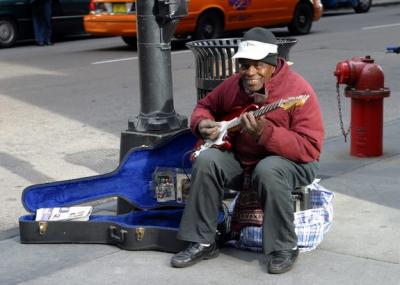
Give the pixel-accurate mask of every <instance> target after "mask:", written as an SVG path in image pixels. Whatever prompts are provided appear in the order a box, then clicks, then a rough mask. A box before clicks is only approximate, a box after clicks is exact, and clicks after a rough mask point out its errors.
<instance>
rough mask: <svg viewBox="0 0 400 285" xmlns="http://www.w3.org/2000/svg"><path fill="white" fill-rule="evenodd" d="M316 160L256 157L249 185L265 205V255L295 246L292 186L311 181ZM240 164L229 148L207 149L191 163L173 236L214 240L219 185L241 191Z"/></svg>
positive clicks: (220, 194)
mask: <svg viewBox="0 0 400 285" xmlns="http://www.w3.org/2000/svg"><path fill="white" fill-rule="evenodd" d="M317 170H318V163H317V162H311V163H295V162H293V161H290V160H288V159H286V158H283V157H280V156H268V157H266V158H264V159H263V160H261V161H260V162H259V163H258V164H257V165H256V166H255V168H254V170H253V172H252V189H253V190H254V191H257V193H258V196H259V197H260V201H261V203H262V205H264V221H263V249H264V253H265V254H269V253H270V252H272V251H276V250H285V249H291V248H294V247H295V246H296V245H297V236H296V233H295V231H294V225H293V218H294V215H293V201H292V191H293V190H294V189H295V188H297V187H301V186H306V185H308V184H310V183H311V182H312V181H313V180H314V179H315V176H316V171H317ZM242 184H243V168H242V166H241V165H240V163H239V162H238V161H237V160H236V158H235V156H234V154H233V153H232V152H229V151H221V150H218V149H214V148H213V149H209V150H206V151H204V152H202V153H201V154H200V155H199V156H198V157H197V158H196V161H195V163H194V165H193V169H192V177H191V187H190V193H189V199H188V201H187V203H186V207H185V210H184V213H183V217H182V220H181V224H180V229H179V232H178V238H179V239H182V240H186V241H191V242H200V243H213V242H214V241H215V234H216V228H217V218H218V213H219V210H220V209H221V207H222V201H223V197H224V189H225V188H230V189H237V190H240V188H241V186H242Z"/></svg>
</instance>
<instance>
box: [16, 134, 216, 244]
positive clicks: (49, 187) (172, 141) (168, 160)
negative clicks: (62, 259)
mask: <svg viewBox="0 0 400 285" xmlns="http://www.w3.org/2000/svg"><path fill="white" fill-rule="evenodd" d="M195 143H196V138H195V136H194V135H193V134H192V133H191V132H190V130H187V129H186V130H183V131H182V132H179V133H178V134H176V135H173V136H171V137H169V138H167V139H165V140H163V141H162V142H161V143H159V144H157V145H156V146H153V147H138V148H134V149H132V150H130V151H129V152H128V153H127V154H126V155H125V157H124V159H123V160H122V162H121V163H120V165H119V166H118V168H117V169H116V170H115V171H113V172H111V173H108V174H104V175H96V176H92V177H85V178H78V179H72V180H65V181H58V182H51V183H44V184H36V185H31V186H29V187H27V188H25V189H24V191H23V193H22V203H23V206H24V207H25V209H26V210H27V211H28V212H30V213H31V214H28V215H24V216H21V217H20V219H19V229H20V240H21V243H36V244H37V243H88V244H112V245H117V246H118V247H120V248H121V249H126V250H160V251H166V252H178V251H180V250H182V249H184V248H185V247H186V246H187V242H185V241H181V240H178V239H177V237H176V236H177V233H178V229H179V224H180V220H181V217H182V213H183V209H184V206H185V205H184V203H178V202H177V201H175V200H174V201H168V202H158V201H157V199H156V198H155V197H154V195H152V194H151V193H152V191H151V189H150V187H151V181H152V176H153V172H154V170H155V169H156V168H157V167H168V168H184V169H190V168H191V161H190V159H189V158H190V155H189V153H190V151H191V150H193V147H194V146H195ZM189 195H190V193H189ZM109 197H118V199H123V200H124V202H128V203H129V204H130V205H131V206H132V210H131V211H130V212H127V213H122V214H120V213H115V214H113V215H101V214H96V213H95V212H94V213H92V214H91V216H90V218H89V220H88V221H35V217H36V216H35V214H36V210H37V209H39V208H53V207H71V206H76V205H82V204H84V205H87V204H89V205H90V202H93V201H97V200H101V199H105V198H109ZM223 220H224V214H223V211H222V210H221V213H220V215H219V218H218V222H219V223H220V224H222V222H223Z"/></svg>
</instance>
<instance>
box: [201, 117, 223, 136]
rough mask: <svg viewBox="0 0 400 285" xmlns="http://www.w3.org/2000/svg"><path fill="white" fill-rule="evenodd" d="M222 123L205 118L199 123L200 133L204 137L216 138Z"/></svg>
mask: <svg viewBox="0 0 400 285" xmlns="http://www.w3.org/2000/svg"><path fill="white" fill-rule="evenodd" d="M220 126H221V124H220V123H219V122H216V121H213V120H210V119H205V120H202V121H200V123H199V125H198V129H199V133H200V135H201V137H202V138H204V139H209V140H215V139H216V138H217V137H218V134H219V130H220Z"/></svg>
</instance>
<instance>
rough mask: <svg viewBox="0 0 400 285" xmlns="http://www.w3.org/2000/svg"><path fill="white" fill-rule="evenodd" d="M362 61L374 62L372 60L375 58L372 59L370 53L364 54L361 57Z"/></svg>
mask: <svg viewBox="0 0 400 285" xmlns="http://www.w3.org/2000/svg"><path fill="white" fill-rule="evenodd" d="M362 61H363V62H366V63H374V62H375V60H374V59H373V58H371V56H370V55H366V56H365V57H364V58H363V59H362Z"/></svg>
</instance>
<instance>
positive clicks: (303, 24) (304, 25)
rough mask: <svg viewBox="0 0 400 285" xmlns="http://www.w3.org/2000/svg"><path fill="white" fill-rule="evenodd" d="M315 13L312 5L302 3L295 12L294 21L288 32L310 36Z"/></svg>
mask: <svg viewBox="0 0 400 285" xmlns="http://www.w3.org/2000/svg"><path fill="white" fill-rule="evenodd" d="M312 21H313V12H312V9H311V7H310V5H308V4H306V3H304V2H300V3H299V4H297V6H296V9H295V11H294V15H293V20H292V22H291V23H290V24H289V26H288V30H289V32H290V33H291V34H293V35H304V34H308V33H309V32H310V30H311V25H312Z"/></svg>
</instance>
